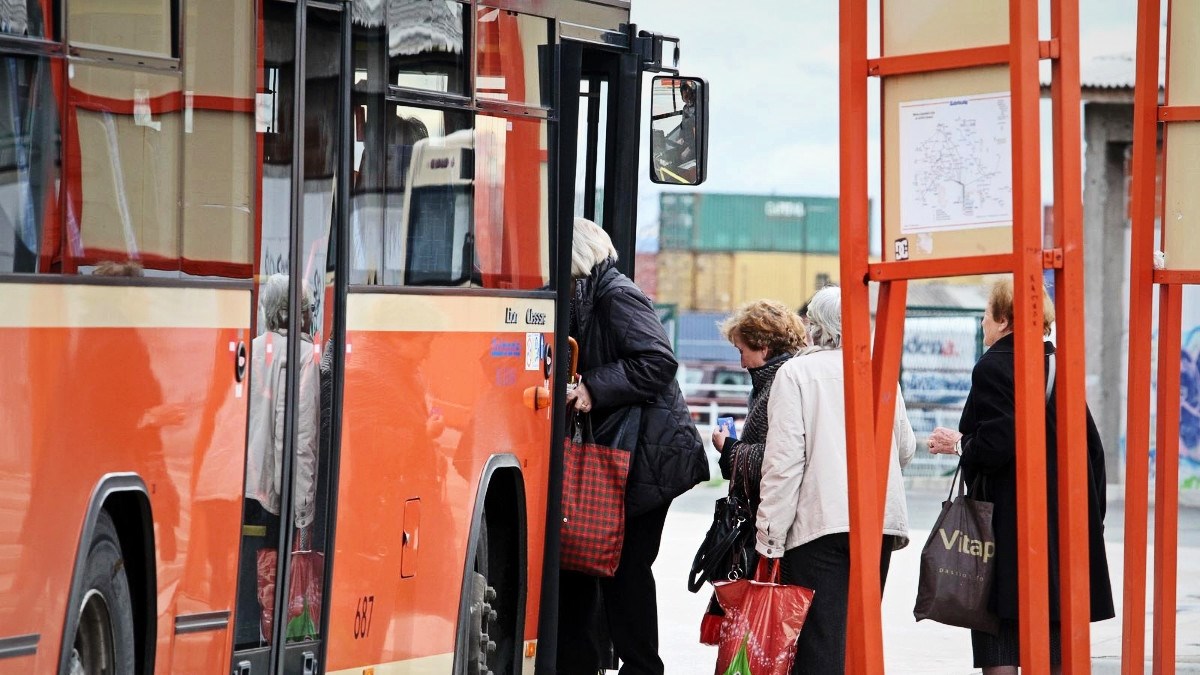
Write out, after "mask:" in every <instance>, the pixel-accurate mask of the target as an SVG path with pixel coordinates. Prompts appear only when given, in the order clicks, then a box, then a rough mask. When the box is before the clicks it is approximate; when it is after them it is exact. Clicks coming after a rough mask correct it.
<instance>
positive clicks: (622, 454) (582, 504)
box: [559, 407, 641, 577]
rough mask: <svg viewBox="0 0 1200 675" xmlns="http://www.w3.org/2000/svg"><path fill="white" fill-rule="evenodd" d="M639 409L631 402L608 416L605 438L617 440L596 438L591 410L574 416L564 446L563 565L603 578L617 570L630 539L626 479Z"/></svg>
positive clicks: (634, 441) (561, 555) (605, 422)
mask: <svg viewBox="0 0 1200 675" xmlns="http://www.w3.org/2000/svg"><path fill="white" fill-rule="evenodd" d="M640 413H641V409H640V408H636V407H631V408H627V409H625V410H622V411H617V412H615V413H613V414H611V415H609V416H608V417H607V418H605V420H604V426H605V432H606V433H605V437H606V438H610V439H613V440H612V441H610V442H612V443H613V444H612V445H602V444H600V443H598V442H597V440H596V435H595V433H594V432H593V429H592V419H591V415H589V414H579V415H577V416H574V417H572V419H571V421H570V425H569V428H568V432H569V433H568V438H567V439H566V441H565V443H564V448H563V488H562V490H563V492H562V529H561V541H562V544H561V546H562V548H561V554H560V559H559V564H560V566H561V567H562V569H565V570H571V571H574V572H583V573H585V574H591V575H593V576H598V577H611V576H613V575H614V574H616V572H617V565H618V564H620V561H621V546H622V544H623V543H624V541H625V483H626V481H627V479H628V478H629V465H630V455H631V454H632V450H633V444H634V443H636V438H637V431H638V425H639V424H640V422H641V414H640ZM618 416H619V417H618ZM630 439H633V442H632V443H631V442H630ZM617 443H619V444H620V445H617Z"/></svg>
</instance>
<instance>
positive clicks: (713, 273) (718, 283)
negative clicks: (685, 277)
mask: <svg viewBox="0 0 1200 675" xmlns="http://www.w3.org/2000/svg"><path fill="white" fill-rule="evenodd" d="M733 256H734V254H732V253H697V254H696V264H695V270H694V276H695V279H696V282H695V286H694V296H693V304H692V307H693V309H696V310H698V311H701V312H728V311H729V310H730V309H732V308H733Z"/></svg>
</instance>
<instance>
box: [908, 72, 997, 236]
mask: <svg viewBox="0 0 1200 675" xmlns="http://www.w3.org/2000/svg"><path fill="white" fill-rule="evenodd" d="M1010 110H1011V105H1010V96H1009V93H1008V92H996V93H991V94H976V95H971V96H960V97H954V98H938V99H927V100H923V101H908V102H906V103H901V104H900V139H899V140H900V231H901V232H902V233H910V232H937V231H944V230H965V229H977V228H985V227H1002V226H1007V225H1010V224H1011V223H1012V123H1011V120H1012V116H1011V114H1010Z"/></svg>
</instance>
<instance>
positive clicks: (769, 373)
mask: <svg viewBox="0 0 1200 675" xmlns="http://www.w3.org/2000/svg"><path fill="white" fill-rule="evenodd" d="M790 358H792V353H791V352H784V353H782V354H779V355H776V356H772V357H771V358H769V359H767V362H766V363H764V364H762V365H761V366H758V367H757V368H747V369H746V372H748V373H750V383H751V384H753V385H754V386H753V388H752V389H751V391H750V395H751V396H753V395H754V393H755V392H757V391H759V390H760V389H762V388H763V387H770V386H771V381H772V380H774V379H775V373H776V372H778V370H779V368H780V367H781V366H783V364H785V363H787V361H788V359H790Z"/></svg>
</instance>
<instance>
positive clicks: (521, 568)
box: [453, 454, 529, 674]
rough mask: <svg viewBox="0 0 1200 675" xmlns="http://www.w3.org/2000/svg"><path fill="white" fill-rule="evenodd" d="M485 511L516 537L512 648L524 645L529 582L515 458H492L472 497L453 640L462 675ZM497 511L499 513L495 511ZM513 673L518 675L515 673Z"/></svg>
mask: <svg viewBox="0 0 1200 675" xmlns="http://www.w3.org/2000/svg"><path fill="white" fill-rule="evenodd" d="M506 495H507V496H509V497H511V500H510V501H511V503H510V504H509V505H508V506H507V507H503V506H502V507H501V508H500V509H497V508H496V506H497V505H498V504H501V505H502V504H504V502H501V501H499V500H501V499H503V497H504V496H506ZM485 507H491V511H490V512H489V513H488V521H489V523H493V522H497V520H498V519H510V522H511V523H512V524H513V526H514V533H515V534H516V557H517V560H516V561H515V562H516V571H517V575H516V580H515V581H516V585H517V588H516V594H517V597H516V615H515V616H514V622H515V625H514V630H515V631H516V636H515V640H514V642H515V644H516V645H523V644H524V642H525V639H524V631H525V602H526V596H527V593H526V585H527V582H528V579H527V575H528V569H529V565H528V560H529V546H528V539H529V534H528V531H527V529H528V528H527V519H526V498H525V477H524V474H523V473H522V472H521V463H520V461H519V460H518V459H517V457H516V456H515V455H512V454H496V455H492V456H491V457H490V458H489V459H488V462H487V464H486V465H485V466H484V469H483V471H482V473H481V474H480V477H479V489H478V490H477V491H476V493H475V504H474V506H473V508H472V510H471V529H470V534H469V535H468V537H467V549H466V550H467V554H466V555H465V556H463V567H462V584H461V588H460V590H459V601H458V620H457V626H456V628H455V637H454V670H453V672H454V673H456V674H457V673H463V672H465V670H466V664H467V653H466V652H467V644H468V642H469V638H468V635H467V632H468V630H469V623H470V622H469V621H467V615H468V612H469V611H470V603H471V573H472V572H473V571H474V569H473V564H474V553H475V550H476V547H477V546H478V545H479V536H480V532H481V530H482V523H483V516H484V511H485ZM497 510H499V511H500V512H499V513H496V511H497ZM519 653H520V647H518V648H517V650H516V651H515V652H514V660H516V659H517V657H518V656H519ZM516 672H520V670H519V669H518V670H517V671H516Z"/></svg>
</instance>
